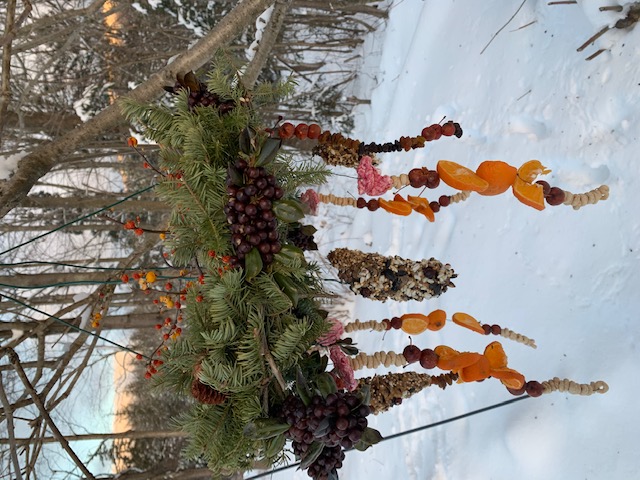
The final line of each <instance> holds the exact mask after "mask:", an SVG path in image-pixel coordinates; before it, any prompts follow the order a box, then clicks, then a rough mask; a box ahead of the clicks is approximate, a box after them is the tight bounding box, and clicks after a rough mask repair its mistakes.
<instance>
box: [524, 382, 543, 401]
mask: <svg viewBox="0 0 640 480" xmlns="http://www.w3.org/2000/svg"><path fill="white" fill-rule="evenodd" d="M524 388H525V390H526V391H527V395H529V396H530V397H539V396H540V395H542V394H543V393H544V388H543V387H542V384H541V383H540V382H536V381H535V380H531V381H529V382H527V383H526V384H525V386H524Z"/></svg>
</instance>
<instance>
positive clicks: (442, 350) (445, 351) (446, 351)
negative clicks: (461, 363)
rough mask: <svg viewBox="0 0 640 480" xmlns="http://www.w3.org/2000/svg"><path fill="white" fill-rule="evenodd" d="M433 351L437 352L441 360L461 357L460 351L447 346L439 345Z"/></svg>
mask: <svg viewBox="0 0 640 480" xmlns="http://www.w3.org/2000/svg"><path fill="white" fill-rule="evenodd" d="M433 351H434V352H436V353H437V354H438V357H440V358H451V357H455V356H456V355H460V352H459V351H457V350H454V349H453V348H451V347H447V346H446V345H438V346H437V347H436V348H434V349H433Z"/></svg>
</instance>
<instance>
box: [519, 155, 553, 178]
mask: <svg viewBox="0 0 640 480" xmlns="http://www.w3.org/2000/svg"><path fill="white" fill-rule="evenodd" d="M547 173H551V170H549V169H548V168H547V167H545V166H544V165H542V164H541V163H540V160H529V161H528V162H525V163H523V164H522V166H521V167H520V168H519V169H518V173H517V176H518V178H520V179H521V180H523V181H524V182H527V183H531V182H533V181H534V180H535V179H536V178H538V176H539V175H546V174H547Z"/></svg>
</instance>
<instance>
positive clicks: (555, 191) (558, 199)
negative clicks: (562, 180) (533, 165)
mask: <svg viewBox="0 0 640 480" xmlns="http://www.w3.org/2000/svg"><path fill="white" fill-rule="evenodd" d="M545 200H546V201H547V203H548V204H549V205H552V206H556V205H562V202H564V190H562V189H561V188H558V187H551V189H550V190H549V195H547V196H546V197H545Z"/></svg>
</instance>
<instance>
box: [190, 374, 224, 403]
mask: <svg viewBox="0 0 640 480" xmlns="http://www.w3.org/2000/svg"><path fill="white" fill-rule="evenodd" d="M191 395H193V398H195V399H196V400H198V401H199V402H200V403H206V404H208V405H221V404H222V403H224V401H225V400H226V398H227V397H226V396H225V395H224V394H222V393H220V392H219V391H217V390H216V389H214V388H212V387H210V386H209V385H207V384H205V383H202V382H201V381H200V380H198V379H197V378H196V379H195V380H194V381H193V383H192V384H191Z"/></svg>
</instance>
